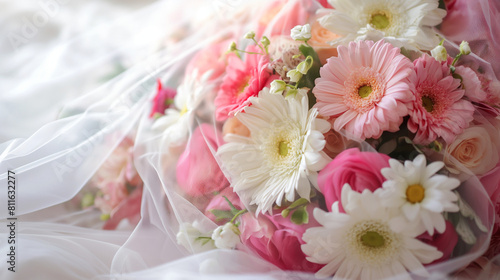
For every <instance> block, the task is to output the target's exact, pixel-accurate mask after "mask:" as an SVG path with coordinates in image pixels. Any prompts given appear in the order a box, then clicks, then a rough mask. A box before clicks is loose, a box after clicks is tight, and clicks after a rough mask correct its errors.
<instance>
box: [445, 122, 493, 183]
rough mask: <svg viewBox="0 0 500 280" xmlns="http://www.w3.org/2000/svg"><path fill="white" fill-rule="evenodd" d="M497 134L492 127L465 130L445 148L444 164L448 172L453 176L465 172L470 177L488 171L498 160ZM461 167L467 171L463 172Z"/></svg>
mask: <svg viewBox="0 0 500 280" xmlns="http://www.w3.org/2000/svg"><path fill="white" fill-rule="evenodd" d="M498 133H499V132H498V130H496V129H494V128H493V127H492V126H485V125H478V126H472V127H469V128H467V129H465V131H464V132H463V133H462V134H460V135H458V136H457V138H456V139H455V141H454V142H453V143H452V144H450V145H448V146H447V147H446V150H445V154H444V163H445V164H446V167H447V168H448V170H450V172H452V173H455V174H459V173H461V172H465V173H468V174H470V175H482V174H485V173H486V172H488V171H490V170H491V169H492V168H493V167H495V166H496V165H497V163H498V160H499V155H498V146H497V145H498V143H499V136H498ZM463 167H465V168H467V170H463ZM471 173H472V174H471Z"/></svg>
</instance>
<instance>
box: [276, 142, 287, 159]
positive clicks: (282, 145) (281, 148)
mask: <svg viewBox="0 0 500 280" xmlns="http://www.w3.org/2000/svg"><path fill="white" fill-rule="evenodd" d="M278 153H279V154H280V156H284V157H286V156H287V155H288V143H287V142H286V141H280V142H279V144H278Z"/></svg>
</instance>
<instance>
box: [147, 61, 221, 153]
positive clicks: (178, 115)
mask: <svg viewBox="0 0 500 280" xmlns="http://www.w3.org/2000/svg"><path fill="white" fill-rule="evenodd" d="M211 74H212V71H208V72H206V73H204V74H203V75H201V77H199V75H198V70H197V69H196V70H194V71H193V72H192V73H191V75H188V76H186V77H185V78H184V81H183V83H182V84H181V85H180V86H179V87H178V88H177V94H176V95H175V98H174V104H173V105H174V106H172V107H170V108H168V109H167V110H165V115H163V116H161V117H159V118H158V119H157V120H156V121H155V123H154V124H153V127H152V128H153V129H154V130H157V131H162V133H163V135H162V137H163V141H164V143H166V145H168V146H180V145H183V144H184V143H186V141H187V139H188V136H189V130H190V129H191V125H192V123H193V118H194V115H195V109H196V108H198V107H199V105H200V104H201V103H202V101H203V100H204V99H205V98H206V97H207V94H209V93H213V90H214V84H213V83H210V82H208V80H209V78H210V75H211Z"/></svg>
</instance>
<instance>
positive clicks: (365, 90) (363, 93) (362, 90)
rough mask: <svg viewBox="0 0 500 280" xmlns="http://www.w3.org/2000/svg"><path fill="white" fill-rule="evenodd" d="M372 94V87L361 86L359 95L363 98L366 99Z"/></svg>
mask: <svg viewBox="0 0 500 280" xmlns="http://www.w3.org/2000/svg"><path fill="white" fill-rule="evenodd" d="M370 93H372V87H371V86H367V85H364V86H361V87H360V88H359V89H358V94H359V96H360V97H361V98H366V97H368V96H369V95H370Z"/></svg>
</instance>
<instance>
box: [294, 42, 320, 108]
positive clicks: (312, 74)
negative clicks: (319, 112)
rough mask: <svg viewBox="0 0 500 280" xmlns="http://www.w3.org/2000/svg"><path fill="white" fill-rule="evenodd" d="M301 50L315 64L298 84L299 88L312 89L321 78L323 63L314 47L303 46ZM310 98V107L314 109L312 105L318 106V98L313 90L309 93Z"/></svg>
mask: <svg viewBox="0 0 500 280" xmlns="http://www.w3.org/2000/svg"><path fill="white" fill-rule="evenodd" d="M299 50H300V52H301V53H302V54H303V55H304V56H305V57H308V56H310V57H312V59H313V63H312V66H311V68H310V69H309V70H308V71H307V74H306V75H304V76H303V77H302V78H301V79H300V81H299V82H298V83H297V88H303V87H307V88H310V89H312V88H313V87H314V86H315V82H314V81H315V80H316V79H317V78H319V69H320V68H321V62H320V60H319V57H318V54H317V53H316V51H315V50H314V49H313V48H312V47H310V46H306V45H301V46H300V47H299ZM308 97H309V107H312V105H314V104H316V97H315V96H314V95H313V94H312V90H310V91H309V94H308Z"/></svg>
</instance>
